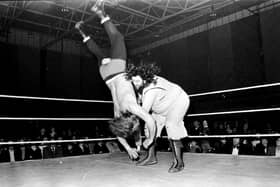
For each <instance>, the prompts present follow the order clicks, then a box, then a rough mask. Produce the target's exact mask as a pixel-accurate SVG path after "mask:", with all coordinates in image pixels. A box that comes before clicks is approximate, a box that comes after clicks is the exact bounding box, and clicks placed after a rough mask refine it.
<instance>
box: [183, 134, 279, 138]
mask: <svg viewBox="0 0 280 187" xmlns="http://www.w3.org/2000/svg"><path fill="white" fill-rule="evenodd" d="M243 137H244V138H252V137H257V138H258V137H280V134H279V133H274V134H232V135H205V136H203V135H202V136H188V138H243Z"/></svg>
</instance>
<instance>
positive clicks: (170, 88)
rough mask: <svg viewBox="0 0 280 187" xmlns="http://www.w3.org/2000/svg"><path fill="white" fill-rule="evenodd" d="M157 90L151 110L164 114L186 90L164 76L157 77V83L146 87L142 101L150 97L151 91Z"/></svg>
mask: <svg viewBox="0 0 280 187" xmlns="http://www.w3.org/2000/svg"><path fill="white" fill-rule="evenodd" d="M151 91H155V92H156V97H155V99H154V101H153V104H152V108H151V110H152V111H153V113H156V114H162V115H164V114H165V113H166V112H167V111H168V110H169V108H170V107H171V106H172V104H173V103H174V101H175V100H176V98H178V96H179V95H180V94H181V93H182V92H184V91H183V89H182V88H181V87H180V86H178V85H177V84H174V83H172V82H170V81H168V80H166V79H164V78H162V77H158V76H157V77H156V83H155V84H150V85H149V86H148V87H146V88H144V90H143V95H142V102H143V103H144V102H145V99H146V98H147V97H149V92H151Z"/></svg>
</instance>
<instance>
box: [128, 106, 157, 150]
mask: <svg viewBox="0 0 280 187" xmlns="http://www.w3.org/2000/svg"><path fill="white" fill-rule="evenodd" d="M129 111H130V112H131V113H132V114H135V115H136V116H138V117H140V118H141V119H142V120H144V121H145V124H146V126H147V128H148V130H149V137H147V138H146V139H145V141H144V142H143V146H144V148H148V147H149V145H150V144H152V143H153V141H154V138H155V135H156V124H155V121H154V119H153V117H152V116H151V115H150V114H149V113H148V112H146V111H145V110H144V109H143V108H142V107H141V106H139V105H138V104H136V103H135V104H134V103H131V104H130V106H129Z"/></svg>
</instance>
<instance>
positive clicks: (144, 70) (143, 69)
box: [126, 62, 160, 84]
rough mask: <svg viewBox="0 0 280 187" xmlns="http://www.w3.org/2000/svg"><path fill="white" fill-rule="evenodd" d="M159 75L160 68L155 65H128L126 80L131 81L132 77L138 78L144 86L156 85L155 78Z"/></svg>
mask: <svg viewBox="0 0 280 187" xmlns="http://www.w3.org/2000/svg"><path fill="white" fill-rule="evenodd" d="M159 73H160V68H159V67H158V66H157V65H156V64H155V63H143V62H141V63H140V64H139V65H137V66H136V65H135V64H131V63H130V64H128V67H127V70H126V78H127V79H128V80H131V79H132V77H134V76H137V75H138V76H140V77H141V78H142V79H143V80H145V81H146V84H151V83H156V80H155V76H156V75H158V74H159Z"/></svg>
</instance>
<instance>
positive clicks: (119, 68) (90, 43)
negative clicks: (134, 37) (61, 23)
mask: <svg viewBox="0 0 280 187" xmlns="http://www.w3.org/2000/svg"><path fill="white" fill-rule="evenodd" d="M103 8H104V2H103V1H100V0H97V2H96V4H95V5H94V6H93V7H92V8H91V11H93V12H94V13H95V14H96V15H97V16H98V17H99V18H100V20H101V24H103V26H104V28H105V31H106V33H107V34H108V36H109V39H110V44H111V51H110V56H107V55H106V54H105V53H104V52H103V51H102V50H101V49H100V48H99V47H98V45H97V44H96V43H95V42H94V40H93V39H92V38H91V37H90V36H88V35H86V34H85V32H84V31H83V30H82V24H83V22H78V23H77V24H76V25H75V28H76V29H77V30H78V31H79V32H80V34H81V35H82V37H83V42H84V43H86V45H87V47H88V49H89V50H90V51H91V52H92V53H93V54H95V55H96V57H97V59H98V64H99V72H100V75H101V77H102V79H103V80H104V81H105V82H106V84H107V86H108V88H109V89H110V91H111V95H112V98H113V103H114V116H115V118H116V119H115V120H114V121H119V119H121V116H122V114H123V113H131V114H133V115H136V116H138V117H139V118H141V119H142V120H144V121H145V123H146V125H147V128H148V129H149V131H150V132H151V137H154V134H155V128H156V126H155V122H154V119H153V118H152V116H151V115H149V113H148V112H146V111H145V110H143V109H142V108H141V107H140V106H139V105H138V104H137V100H136V96H135V92H134V90H133V86H132V84H131V82H130V81H128V80H127V79H126V74H125V71H126V60H127V54H126V47H125V43H124V37H123V36H122V34H121V33H120V32H119V31H118V30H117V28H116V27H115V25H114V24H113V23H112V22H111V20H110V17H109V16H107V15H106V14H105V12H104V9H103ZM132 121H133V120H132ZM113 124H114V123H113ZM130 124H131V125H135V126H136V127H135V128H134V129H137V123H130ZM116 128H117V127H116ZM132 129H133V128H132ZM132 133H133V132H132ZM117 138H118V140H119V141H120V143H121V144H122V145H123V146H124V148H125V149H126V151H127V152H128V154H129V156H130V158H132V159H136V158H137V157H138V153H137V150H136V149H132V148H131V147H130V146H129V144H128V143H127V141H126V140H125V137H124V136H123V137H121V136H118V137H117ZM152 142H153V138H147V139H145V141H144V142H143V146H144V147H148V146H149V145H150V144H152ZM136 144H137V143H136ZM139 144H141V142H140V143H139V142H138V145H137V147H138V149H139V147H140V145H139Z"/></svg>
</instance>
